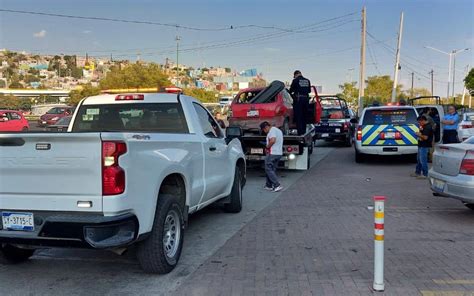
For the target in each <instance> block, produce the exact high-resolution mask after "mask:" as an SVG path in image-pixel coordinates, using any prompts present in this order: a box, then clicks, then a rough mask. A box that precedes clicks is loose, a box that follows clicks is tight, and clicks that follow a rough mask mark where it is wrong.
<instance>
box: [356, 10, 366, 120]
mask: <svg viewBox="0 0 474 296" xmlns="http://www.w3.org/2000/svg"><path fill="white" fill-rule="evenodd" d="M366 26H367V16H366V9H365V6H364V8H362V33H361V35H362V36H361V47H360V73H359V98H358V103H359V111H358V113H359V116H361V115H362V109H363V108H364V105H363V102H362V100H363V98H364V89H365V46H366V42H365V39H366V32H367V29H366Z"/></svg>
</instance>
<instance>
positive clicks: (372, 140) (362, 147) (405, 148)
mask: <svg viewBox="0 0 474 296" xmlns="http://www.w3.org/2000/svg"><path fill="white" fill-rule="evenodd" d="M417 117H418V113H417V111H416V109H415V108H414V107H412V106H377V107H368V108H365V109H364V110H363V111H362V116H361V117H360V119H359V122H358V126H357V131H356V133H355V141H354V143H355V150H356V151H355V152H356V153H355V160H356V162H362V161H364V159H365V157H366V155H404V154H416V153H417V152H418V138H417V136H416V132H417V131H418V123H417Z"/></svg>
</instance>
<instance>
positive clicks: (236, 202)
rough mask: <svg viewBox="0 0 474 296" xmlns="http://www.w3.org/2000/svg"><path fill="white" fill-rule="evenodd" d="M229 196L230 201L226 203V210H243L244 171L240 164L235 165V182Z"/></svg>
mask: <svg viewBox="0 0 474 296" xmlns="http://www.w3.org/2000/svg"><path fill="white" fill-rule="evenodd" d="M229 197H230V202H229V203H226V204H224V211H226V212H228V213H239V212H240V211H241V210H242V172H241V171H240V167H239V166H235V176H234V183H233V184H232V191H231V192H230V196H229Z"/></svg>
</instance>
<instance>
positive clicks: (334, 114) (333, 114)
mask: <svg viewBox="0 0 474 296" xmlns="http://www.w3.org/2000/svg"><path fill="white" fill-rule="evenodd" d="M342 118H344V113H343V112H342V109H340V108H324V109H323V112H322V114H321V119H342Z"/></svg>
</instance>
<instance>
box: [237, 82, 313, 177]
mask: <svg viewBox="0 0 474 296" xmlns="http://www.w3.org/2000/svg"><path fill="white" fill-rule="evenodd" d="M313 93H314V99H312V100H311V101H310V104H309V108H308V112H307V114H306V116H307V123H308V125H307V128H306V133H305V134H303V135H298V134H297V132H296V130H295V129H294V127H295V125H294V120H293V99H292V97H291V95H290V94H289V92H288V90H287V89H286V87H285V84H284V83H283V82H281V81H274V82H272V83H271V84H270V85H269V86H268V87H266V88H252V89H244V90H242V91H240V92H239V93H238V94H237V95H236V97H235V98H234V100H233V101H232V104H231V110H230V111H231V112H230V116H229V125H230V126H239V127H241V128H242V130H243V136H242V137H241V138H240V141H241V143H242V148H243V151H244V154H245V157H246V160H247V163H248V164H249V165H251V164H261V162H262V161H264V159H265V144H266V136H265V135H263V134H262V133H261V132H260V130H259V128H258V126H259V124H260V123H261V122H263V121H268V122H270V123H271V124H272V125H273V126H276V127H278V128H280V129H282V131H283V157H282V159H281V162H280V166H281V167H283V168H285V169H290V170H307V169H309V168H310V164H311V163H310V159H311V158H310V155H311V154H312V153H313V137H314V133H315V126H314V124H315V123H317V122H319V121H320V117H321V105H320V101H319V98H318V94H317V91H316V88H315V87H313ZM244 94H245V95H244ZM249 96H250V97H251V99H248V97H249Z"/></svg>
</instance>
